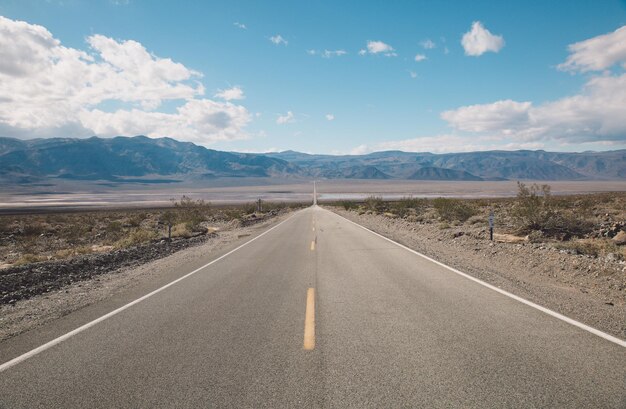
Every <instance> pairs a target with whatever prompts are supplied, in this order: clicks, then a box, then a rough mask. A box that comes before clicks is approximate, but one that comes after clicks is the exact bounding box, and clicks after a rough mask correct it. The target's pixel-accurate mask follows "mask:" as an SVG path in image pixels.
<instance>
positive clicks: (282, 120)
mask: <svg viewBox="0 0 626 409" xmlns="http://www.w3.org/2000/svg"><path fill="white" fill-rule="evenodd" d="M292 122H296V117H295V115H294V114H293V112H291V111H287V113H286V114H285V115H279V116H278V119H276V123H277V124H278V125H285V124H289V123H292Z"/></svg>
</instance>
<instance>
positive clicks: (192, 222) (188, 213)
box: [174, 195, 211, 229]
mask: <svg viewBox="0 0 626 409" xmlns="http://www.w3.org/2000/svg"><path fill="white" fill-rule="evenodd" d="M174 208H175V210H176V213H177V219H178V221H180V222H181V223H186V224H187V225H188V227H189V229H193V228H194V227H196V226H197V225H198V224H200V223H202V222H203V221H204V220H205V219H206V216H207V215H208V213H209V211H210V208H211V205H210V203H209V202H206V201H204V200H202V199H199V200H193V199H192V198H190V197H188V196H185V195H183V197H182V198H181V199H180V200H179V201H178V202H174Z"/></svg>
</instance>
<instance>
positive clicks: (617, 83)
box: [441, 74, 626, 143]
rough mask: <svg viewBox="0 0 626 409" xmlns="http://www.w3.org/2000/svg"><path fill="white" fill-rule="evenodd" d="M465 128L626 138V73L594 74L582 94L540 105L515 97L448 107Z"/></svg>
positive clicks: (519, 135) (572, 139)
mask: <svg viewBox="0 0 626 409" xmlns="http://www.w3.org/2000/svg"><path fill="white" fill-rule="evenodd" d="M441 117H442V118H443V119H444V120H446V121H448V122H449V123H450V125H452V126H453V127H454V128H456V129H459V130H461V131H467V132H473V133H489V134H492V135H494V136H496V137H500V138H512V139H515V140H518V141H539V140H554V141H559V142H562V143H583V142H607V143H617V142H619V143H625V142H626V74H622V75H619V76H599V77H594V78H591V79H590V80H589V81H588V82H587V83H586V84H585V87H584V89H583V91H582V92H581V93H579V94H578V95H574V96H570V97H565V98H562V99H559V100H556V101H552V102H547V103H544V104H541V105H537V106H535V105H533V104H532V103H530V102H515V101H511V100H506V101H497V102H494V103H492V104H483V105H472V106H466V107H460V108H458V109H455V110H452V111H446V112H443V113H442V114H441Z"/></svg>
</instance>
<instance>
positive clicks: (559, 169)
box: [266, 150, 626, 180]
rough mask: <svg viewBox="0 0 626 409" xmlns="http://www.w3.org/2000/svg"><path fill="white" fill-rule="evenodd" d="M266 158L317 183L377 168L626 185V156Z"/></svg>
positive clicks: (448, 176) (408, 173)
mask: <svg viewBox="0 0 626 409" xmlns="http://www.w3.org/2000/svg"><path fill="white" fill-rule="evenodd" d="M266 155H268V156H271V157H274V158H279V159H284V160H287V161H289V162H291V163H293V164H295V165H298V166H300V167H301V168H303V169H306V171H307V173H309V174H311V175H313V176H315V177H327V178H335V177H337V176H336V175H338V174H342V173H343V172H344V171H345V170H346V169H352V168H354V167H356V166H373V167H375V168H376V169H378V170H379V171H380V172H382V173H384V174H385V175H388V176H389V177H391V178H396V179H415V178H422V179H426V180H429V179H430V180H433V179H431V178H438V179H434V180H468V179H465V178H470V179H471V178H472V177H476V178H479V179H483V180H509V179H514V180H517V179H526V180H617V179H626V150H617V151H607V152H582V153H563V152H546V151H528V150H520V151H486V152H466V153H446V154H433V153H428V152H426V153H411V152H402V151H385V152H374V153H370V154H367V155H344V156H332V155H308V154H303V153H298V152H293V151H287V152H279V153H268V154H266ZM439 169H441V170H439ZM446 169H447V170H454V171H459V172H467V173H468V174H469V175H464V174H463V173H460V174H459V173H454V172H445V171H444V170H446ZM439 178H443V179H439ZM459 178H460V179H459Z"/></svg>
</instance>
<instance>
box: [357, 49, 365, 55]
mask: <svg viewBox="0 0 626 409" xmlns="http://www.w3.org/2000/svg"><path fill="white" fill-rule="evenodd" d="M365 54H367V50H364V49H360V50H359V55H365Z"/></svg>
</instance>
